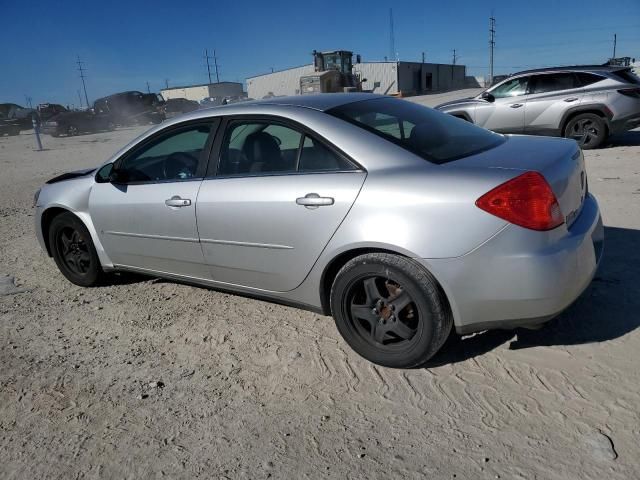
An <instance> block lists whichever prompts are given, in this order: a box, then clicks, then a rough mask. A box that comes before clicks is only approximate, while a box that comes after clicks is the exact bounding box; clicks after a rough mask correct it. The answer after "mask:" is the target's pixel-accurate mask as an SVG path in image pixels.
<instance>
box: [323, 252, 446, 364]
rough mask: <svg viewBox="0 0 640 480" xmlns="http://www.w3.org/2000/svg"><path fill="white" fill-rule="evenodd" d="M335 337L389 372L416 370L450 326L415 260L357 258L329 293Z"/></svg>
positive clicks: (434, 286) (438, 295)
mask: <svg viewBox="0 0 640 480" xmlns="http://www.w3.org/2000/svg"><path fill="white" fill-rule="evenodd" d="M331 312H332V314H333V317H334V319H335V321H336V326H337V328H338V331H339V332H340V334H341V335H342V337H343V338H344V340H345V341H346V342H347V343H348V344H349V346H350V347H351V348H352V349H353V350H355V351H356V353H358V354H359V355H361V356H362V357H364V358H366V359H367V360H369V361H371V362H373V363H377V364H378V365H383V366H385V367H393V368H412V367H417V366H420V365H422V364H423V363H425V362H426V361H427V360H429V359H430V358H431V357H432V356H433V355H434V354H435V353H436V352H437V351H438V350H439V349H440V347H442V345H443V344H444V343H445V341H446V339H447V336H448V335H449V332H450V331H451V326H452V324H453V320H452V317H451V313H450V311H449V306H448V304H447V301H446V298H445V296H444V293H443V292H442V290H441V288H440V286H439V285H438V283H437V282H436V280H435V279H434V278H433V276H431V274H429V272H427V271H426V270H424V268H422V266H420V265H419V264H417V263H416V262H415V261H414V260H411V259H408V258H405V257H401V256H398V255H392V254H387V253H370V254H366V255H360V256H358V257H356V258H354V259H352V260H350V261H349V262H347V264H346V265H345V266H344V267H342V269H341V270H340V271H339V272H338V274H337V275H336V278H335V280H334V282H333V286H332V288H331Z"/></svg>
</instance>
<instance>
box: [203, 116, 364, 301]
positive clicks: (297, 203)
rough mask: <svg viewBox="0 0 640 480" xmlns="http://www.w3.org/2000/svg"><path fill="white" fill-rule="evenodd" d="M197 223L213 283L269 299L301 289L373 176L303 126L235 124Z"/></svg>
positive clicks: (221, 142)
mask: <svg viewBox="0 0 640 480" xmlns="http://www.w3.org/2000/svg"><path fill="white" fill-rule="evenodd" d="M214 152H216V153H215V154H214V158H212V161H210V166H213V169H212V170H211V171H210V176H209V177H208V178H206V179H205V180H204V181H203V182H202V186H201V188H200V192H199V194H198V202H197V209H196V216H197V221H198V230H199V233H200V242H201V244H202V250H203V254H204V258H205V261H206V262H207V263H208V265H209V268H210V271H211V277H212V278H213V280H216V281H218V282H224V283H227V284H234V285H242V286H246V287H252V288H258V289H263V290H269V291H279V292H283V291H289V290H292V289H294V288H295V287H297V286H298V285H300V284H301V283H302V281H303V280H304V278H305V277H306V276H307V274H308V273H309V271H310V270H311V268H312V267H313V264H314V263H315V262H316V260H317V259H318V257H319V256H320V253H321V252H322V250H323V249H324V247H325V246H326V244H327V243H328V242H329V240H330V239H331V236H332V235H333V234H334V232H335V231H336V229H337V228H338V226H339V225H340V223H341V222H342V220H343V219H344V217H345V216H346V215H347V213H348V211H349V209H350V208H351V205H352V204H353V202H354V201H355V199H356V197H357V195H358V192H359V191H360V188H361V186H362V184H363V182H364V179H365V177H366V173H365V172H364V171H363V170H362V169H361V168H360V167H358V166H357V165H355V164H354V163H352V162H351V161H349V160H348V159H347V158H346V157H345V156H344V155H342V154H341V153H340V152H339V151H337V150H336V149H335V148H334V147H332V146H331V145H329V144H328V143H326V142H325V141H323V140H321V139H318V138H317V137H316V136H315V135H314V134H312V133H311V132H308V131H306V130H305V129H304V128H303V127H301V126H299V125H291V124H290V123H288V122H287V121H286V120H284V119H280V118H275V117H266V118H265V117H259V118H256V117H253V118H250V117H235V118H231V119H229V120H228V121H227V122H226V126H225V131H224V135H220V136H219V138H218V139H217V140H216V146H215V147H214Z"/></svg>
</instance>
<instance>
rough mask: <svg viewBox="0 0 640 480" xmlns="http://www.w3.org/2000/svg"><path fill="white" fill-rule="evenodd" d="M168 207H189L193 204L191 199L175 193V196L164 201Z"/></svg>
mask: <svg viewBox="0 0 640 480" xmlns="http://www.w3.org/2000/svg"><path fill="white" fill-rule="evenodd" d="M164 204H165V205H166V206H167V207H188V206H189V205H191V200H190V199H188V198H180V195H174V196H173V197H171V198H169V199H167V200H165V201H164Z"/></svg>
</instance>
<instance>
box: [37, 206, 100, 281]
mask: <svg viewBox="0 0 640 480" xmlns="http://www.w3.org/2000/svg"><path fill="white" fill-rule="evenodd" d="M49 246H50V248H51V253H52V255H53V259H54V260H55V262H56V265H57V266H58V269H59V270H60V272H61V273H62V274H63V275H64V276H65V277H66V278H67V280H69V281H70V282H71V283H74V284H76V285H79V286H81V287H94V286H96V285H100V284H101V283H102V281H103V280H104V272H103V270H102V267H101V266H100V259H99V258H98V254H97V252H96V249H95V247H94V245H93V241H92V240H91V235H90V234H89V230H87V227H85V226H84V223H82V221H81V220H80V219H79V218H78V217H76V216H75V215H73V214H72V213H70V212H66V213H61V214H60V215H58V216H56V217H55V218H54V219H53V220H52V221H51V225H50V226H49Z"/></svg>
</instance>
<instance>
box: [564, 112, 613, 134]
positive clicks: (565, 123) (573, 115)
mask: <svg viewBox="0 0 640 480" xmlns="http://www.w3.org/2000/svg"><path fill="white" fill-rule="evenodd" d="M584 113H593V114H594V115H598V116H599V117H601V118H602V119H603V120H604V121H605V122H604V128H605V129H606V131H607V134H608V133H609V124H608V123H607V121H606V120H607V116H606V115H605V114H604V113H603V112H602V111H601V110H598V109H597V108H595V109H589V110H578V111H577V112H572V113H570V114H569V115H567V118H565V120H564V122H563V124H562V136H563V137H564V136H565V133H566V129H567V125H569V122H570V121H571V119H572V118H575V117H577V116H578V115H582V114H584Z"/></svg>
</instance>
